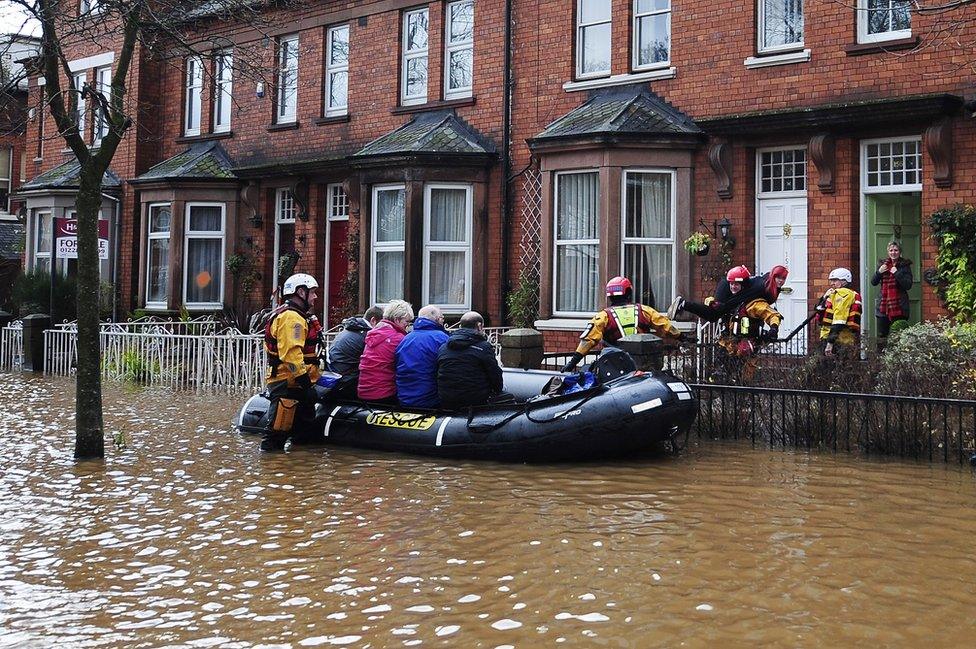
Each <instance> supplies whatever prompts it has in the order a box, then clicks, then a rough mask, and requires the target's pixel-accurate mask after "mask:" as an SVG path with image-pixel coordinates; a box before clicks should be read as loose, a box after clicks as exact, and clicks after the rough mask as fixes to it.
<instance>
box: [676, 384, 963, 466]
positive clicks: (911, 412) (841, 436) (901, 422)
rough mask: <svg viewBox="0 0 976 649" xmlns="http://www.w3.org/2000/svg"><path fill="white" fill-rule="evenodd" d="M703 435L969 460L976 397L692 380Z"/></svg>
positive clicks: (770, 442)
mask: <svg viewBox="0 0 976 649" xmlns="http://www.w3.org/2000/svg"><path fill="white" fill-rule="evenodd" d="M693 388H694V389H695V391H696V393H697V396H698V399H699V413H698V418H697V420H696V422H695V427H696V430H697V432H698V435H699V437H703V438H718V439H750V440H752V442H754V443H765V444H768V445H769V446H771V447H778V446H782V447H796V448H808V449H810V448H820V449H833V450H844V451H848V452H862V453H865V454H879V455H897V456H902V457H915V458H926V457H927V458H928V459H930V460H933V459H936V458H940V459H942V460H943V461H945V462H950V461H958V462H960V463H962V462H965V461H969V459H970V458H971V457H972V455H973V453H974V450H976V449H974V447H976V444H974V438H976V401H971V400H962V399H934V398H925V397H905V396H891V395H879V394H861V393H850V392H821V391H811V390H788V389H777V388H759V387H752V386H749V387H745V386H731V385H705V384H696V385H693Z"/></svg>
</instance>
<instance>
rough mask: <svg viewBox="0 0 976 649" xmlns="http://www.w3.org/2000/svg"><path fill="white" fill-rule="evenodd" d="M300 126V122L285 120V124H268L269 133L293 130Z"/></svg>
mask: <svg viewBox="0 0 976 649" xmlns="http://www.w3.org/2000/svg"><path fill="white" fill-rule="evenodd" d="M296 128H298V122H297V121H295V122H285V123H284V124H271V125H269V126H268V129H267V130H268V133H276V132H278V131H291V130H294V129H296Z"/></svg>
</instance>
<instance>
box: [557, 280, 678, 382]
mask: <svg viewBox="0 0 976 649" xmlns="http://www.w3.org/2000/svg"><path fill="white" fill-rule="evenodd" d="M606 292H607V300H608V301H609V302H610V306H608V307H607V308H605V309H603V310H602V311H600V312H599V313H597V314H596V315H594V316H593V318H591V319H590V322H589V323H588V324H587V325H586V329H585V330H584V331H583V334H582V335H581V336H580V343H579V346H578V347H577V348H576V351H575V352H574V353H573V356H572V357H571V358H570V359H569V362H568V363H566V365H565V366H564V367H563V369H562V371H563V372H571V371H572V370H573V368H574V367H576V365H577V364H578V363H579V362H580V361H581V360H583V357H584V356H585V355H586V354H587V353H588V352H589V351H590V350H591V349H593V348H594V347H595V346H596V345H597V344H598V343H600V342H601V341H602V342H603V343H604V344H609V345H614V344H616V342H617V341H618V340H620V339H621V338H623V337H624V336H627V335H629V334H637V333H640V334H646V333H652V332H653V333H656V334H657V335H658V336H660V337H661V338H664V339H665V340H679V339H680V338H681V337H682V336H681V332H680V331H678V329H677V328H676V327H675V326H674V325H673V324H671V321H670V320H669V319H668V318H667V316H665V315H663V314H661V313H658V312H657V311H655V310H654V309H652V308H651V307H649V306H646V305H644V304H638V303H635V302H634V301H633V295H634V286H633V284H631V283H630V280H629V279H627V278H626V277H614V278H613V279H611V280H610V281H609V282H607V291H606Z"/></svg>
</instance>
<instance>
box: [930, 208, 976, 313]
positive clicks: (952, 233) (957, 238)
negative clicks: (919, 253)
mask: <svg viewBox="0 0 976 649" xmlns="http://www.w3.org/2000/svg"><path fill="white" fill-rule="evenodd" d="M929 226H930V227H931V228H932V238H933V239H935V240H936V241H937V242H938V244H939V254H938V257H937V259H936V265H937V272H938V276H939V280H940V282H941V284H942V286H943V287H944V299H945V302H946V305H947V306H948V307H949V310H950V311H952V313H953V314H954V315H955V316H956V318H958V319H960V320H963V321H967V322H971V321H974V320H976V207H974V206H973V205H963V204H961V203H957V204H955V205H953V206H952V207H946V208H943V209H941V210H939V211H937V212H935V213H934V214H932V216H931V217H929Z"/></svg>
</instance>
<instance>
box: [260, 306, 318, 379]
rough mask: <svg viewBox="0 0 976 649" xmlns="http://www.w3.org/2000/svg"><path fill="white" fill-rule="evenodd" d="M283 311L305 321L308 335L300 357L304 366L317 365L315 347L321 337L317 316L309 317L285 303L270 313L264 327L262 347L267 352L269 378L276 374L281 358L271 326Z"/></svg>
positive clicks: (295, 307)
mask: <svg viewBox="0 0 976 649" xmlns="http://www.w3.org/2000/svg"><path fill="white" fill-rule="evenodd" d="M285 311H294V312H295V313H297V314H298V315H300V316H302V318H304V319H305V325H306V326H307V327H308V333H306V334H305V346H304V347H302V356H304V362H305V364H306V365H315V366H316V367H317V366H318V364H319V356H318V350H317V347H318V344H319V338H320V337H321V335H322V325H321V324H320V323H319V319H318V316H315V315H309V314H307V313H305V312H304V311H302V310H301V309H299V308H298V307H297V306H295V305H294V304H292V303H291V302H285V303H284V304H282V305H281V306H279V307H278V308H277V309H275V310H274V311H272V312H271V316H270V317H269V318H268V321H267V322H266V323H265V325H264V346H265V348H267V350H268V365H270V366H271V376H274V375H275V374H277V372H278V366H279V365H281V358H280V357H279V356H278V340H277V339H276V338H275V337H274V336H273V335H272V334H271V326H272V325H273V324H274V321H275V318H277V317H278V316H279V315H281V314H282V313H284V312H285Z"/></svg>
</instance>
